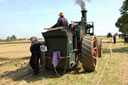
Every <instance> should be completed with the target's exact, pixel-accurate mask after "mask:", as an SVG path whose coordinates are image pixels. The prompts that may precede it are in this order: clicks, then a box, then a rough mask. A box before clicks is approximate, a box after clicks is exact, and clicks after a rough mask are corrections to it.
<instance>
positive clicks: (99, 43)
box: [98, 39, 102, 57]
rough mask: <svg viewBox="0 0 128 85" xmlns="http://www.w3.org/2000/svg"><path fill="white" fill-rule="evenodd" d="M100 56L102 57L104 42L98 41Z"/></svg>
mask: <svg viewBox="0 0 128 85" xmlns="http://www.w3.org/2000/svg"><path fill="white" fill-rule="evenodd" d="M98 56H99V57H102V40H100V39H98Z"/></svg>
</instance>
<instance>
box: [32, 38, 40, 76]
mask: <svg viewBox="0 0 128 85" xmlns="http://www.w3.org/2000/svg"><path fill="white" fill-rule="evenodd" d="M30 40H31V47H30V51H31V58H30V61H29V64H30V66H31V67H32V69H33V71H34V74H38V73H39V58H40V55H41V53H40V42H39V41H37V39H36V38H35V37H31V38H30Z"/></svg>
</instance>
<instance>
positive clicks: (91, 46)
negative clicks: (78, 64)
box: [81, 36, 98, 71]
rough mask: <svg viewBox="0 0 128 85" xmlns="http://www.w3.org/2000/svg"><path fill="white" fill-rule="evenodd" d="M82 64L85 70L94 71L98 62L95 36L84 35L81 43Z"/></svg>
mask: <svg viewBox="0 0 128 85" xmlns="http://www.w3.org/2000/svg"><path fill="white" fill-rule="evenodd" d="M81 58H82V60H81V61H82V65H83V68H84V70H85V71H95V70H96V67H97V62H98V43H97V39H96V37H90V36H84V37H83V40H82V44H81Z"/></svg>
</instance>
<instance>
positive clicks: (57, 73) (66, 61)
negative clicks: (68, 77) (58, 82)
mask: <svg viewBox="0 0 128 85" xmlns="http://www.w3.org/2000/svg"><path fill="white" fill-rule="evenodd" d="M67 60H68V58H66V64H65V69H64V72H63V74H65V72H66V69H67V62H68V61H67ZM54 71H55V73H56V75H57V76H58V77H60V76H61V75H60V74H59V73H58V72H57V70H56V68H55V67H54Z"/></svg>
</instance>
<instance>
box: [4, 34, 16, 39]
mask: <svg viewBox="0 0 128 85" xmlns="http://www.w3.org/2000/svg"><path fill="white" fill-rule="evenodd" d="M6 40H17V38H16V36H15V35H12V36H11V37H10V36H8V37H7V39H6Z"/></svg>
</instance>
